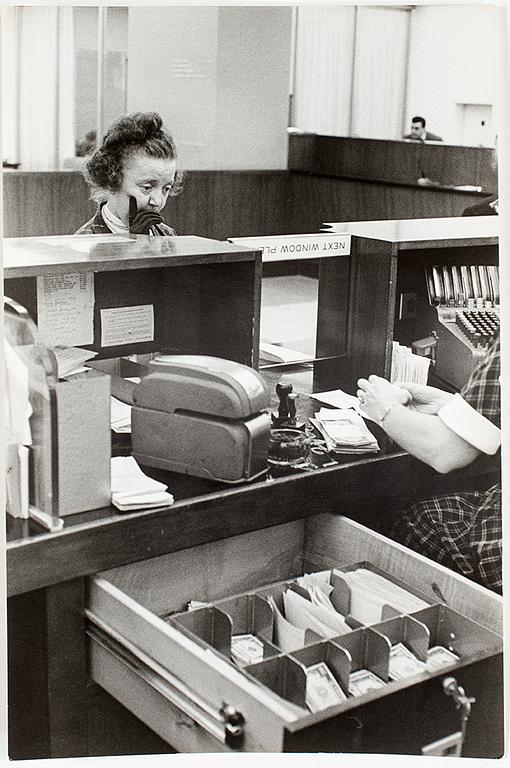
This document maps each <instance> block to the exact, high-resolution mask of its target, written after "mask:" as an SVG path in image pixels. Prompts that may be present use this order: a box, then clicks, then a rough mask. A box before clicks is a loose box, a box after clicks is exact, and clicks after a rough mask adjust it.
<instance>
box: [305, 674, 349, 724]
mask: <svg viewBox="0 0 510 768" xmlns="http://www.w3.org/2000/svg"><path fill="white" fill-rule="evenodd" d="M346 699H347V696H346V695H345V693H344V692H343V690H342V689H341V687H340V685H339V684H338V683H337V681H336V680H335V678H334V677H333V673H332V672H331V670H330V668H329V667H328V665H327V664H326V662H325V661H320V662H319V663H318V664H312V665H311V666H310V667H307V669H306V697H305V701H306V706H307V707H308V709H310V710H311V711H312V712H320V711H321V710H323V709H326V708H327V707H333V706H334V705H335V704H341V703H342V702H343V701H346Z"/></svg>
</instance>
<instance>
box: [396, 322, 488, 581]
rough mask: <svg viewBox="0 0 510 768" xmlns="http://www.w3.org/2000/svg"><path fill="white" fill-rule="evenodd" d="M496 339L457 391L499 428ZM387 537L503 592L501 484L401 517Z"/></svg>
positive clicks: (426, 504)
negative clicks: (464, 384) (459, 390)
mask: <svg viewBox="0 0 510 768" xmlns="http://www.w3.org/2000/svg"><path fill="white" fill-rule="evenodd" d="M500 375H501V359H500V344H499V336H498V337H497V338H496V339H494V341H493V344H492V346H491V347H490V348H489V350H488V352H487V355H486V357H485V358H484V359H483V360H482V361H481V362H480V363H479V364H478V366H477V367H476V369H475V370H474V372H473V374H472V375H471V378H470V379H469V381H468V383H467V384H466V386H465V387H464V388H463V390H462V393H461V394H462V396H463V398H464V399H465V400H466V401H467V402H468V403H469V404H470V405H471V406H472V407H473V408H476V410H477V411H479V412H480V413H481V414H482V415H483V416H485V417H486V418H487V419H489V420H490V421H492V422H493V423H494V424H496V425H497V426H498V427H499V426H500V425H501V392H500ZM391 535H392V537H393V538H394V539H395V540H396V541H399V542H401V543H402V544H405V546H407V547H410V548H411V549H413V550H415V551H416V552H420V553H421V554H422V555H425V556H427V557H430V558H431V559H432V560H435V561H436V562H438V563H442V564H443V565H446V566H447V567H449V568H451V569H452V570H455V571H457V572H459V573H462V574H463V575H464V576H467V577H468V578H470V579H473V580H474V581H477V582H478V583H480V584H483V585H484V586H486V587H489V588H490V589H493V590H494V591H496V592H501V588H502V569H501V555H502V525H501V485H500V483H497V484H496V485H494V486H492V488H489V490H488V491H469V492H466V493H457V494H452V495H449V496H439V497H437V498H433V499H428V500H426V501H422V502H420V503H418V504H413V506H412V507H411V508H410V509H409V510H407V511H406V512H404V514H402V515H400V517H398V518H397V520H396V521H395V523H394V525H393V529H392V532H391Z"/></svg>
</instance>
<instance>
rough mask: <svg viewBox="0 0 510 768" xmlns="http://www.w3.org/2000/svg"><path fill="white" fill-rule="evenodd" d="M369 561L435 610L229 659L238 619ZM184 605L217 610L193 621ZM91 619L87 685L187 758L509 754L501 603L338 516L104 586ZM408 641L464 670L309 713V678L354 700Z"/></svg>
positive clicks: (119, 576)
mask: <svg viewBox="0 0 510 768" xmlns="http://www.w3.org/2000/svg"><path fill="white" fill-rule="evenodd" d="M360 562H361V563H366V564H368V565H369V566H371V567H372V566H373V567H374V568H375V569H377V570H379V571H382V572H383V573H385V574H387V575H388V576H389V578H391V579H393V580H395V582H396V583H399V584H401V585H405V586H406V587H407V588H408V589H409V591H411V592H414V594H416V595H420V596H421V597H423V598H424V599H425V601H426V602H427V603H428V604H429V605H430V607H427V608H424V609H422V610H421V611H418V612H415V613H412V614H410V615H404V616H395V617H394V618H390V617H385V619H384V620H381V621H380V622H378V623H376V624H374V625H372V626H370V627H368V628H366V627H363V626H358V628H354V629H353V632H352V633H351V634H346V635H343V636H342V637H339V638H332V639H328V640H323V639H319V638H317V637H315V638H314V637H313V635H312V636H311V637H308V638H307V644H306V647H305V648H304V649H303V650H295V651H293V652H287V653H285V652H283V651H282V650H281V648H279V647H278V646H277V645H276V644H275V643H273V642H271V641H272V639H273V638H272V637H271V636H268V635H267V627H266V635H265V640H266V641H267V642H266V643H265V645H266V647H265V651H264V660H263V661H262V662H259V663H258V664H254V665H253V666H252V667H250V666H248V667H244V668H239V667H238V666H237V665H236V664H235V663H234V662H233V661H231V659H230V658H229V652H228V649H229V648H230V645H229V642H230V637H229V635H228V632H229V631H232V622H233V624H234V631H237V632H243V631H244V632H247V631H249V629H250V628H247V625H246V619H240V618H239V617H240V616H246V615H248V614H247V613H246V610H245V608H242V609H241V608H240V606H244V605H245V604H246V605H248V606H250V611H251V613H250V616H252V617H253V615H254V611H255V609H254V608H253V605H254V603H255V604H256V605H259V601H262V602H263V601H264V599H265V597H267V594H268V593H270V592H274V591H275V590H276V592H277V591H278V589H281V586H280V585H279V584H278V583H280V582H289V581H291V580H293V579H294V578H295V577H297V576H300V575H302V574H303V573H305V572H309V571H319V570H323V569H329V568H332V567H336V568H345V567H348V566H351V565H352V564H353V563H360ZM233 596H238V597H237V599H234V597H233ZM227 598H229V599H227ZM189 601H200V602H205V603H208V604H209V605H208V606H206V607H204V608H200V609H199V610H198V611H187V606H188V603H189ZM248 613H249V611H248ZM87 617H88V629H87V631H88V634H89V636H90V671H91V676H92V678H93V680H95V681H96V682H97V683H98V684H99V685H101V686H102V687H103V688H105V689H106V690H107V691H108V692H109V693H110V694H111V695H112V696H113V697H115V698H116V699H117V700H118V701H120V702H121V703H122V704H123V705H124V706H125V707H127V708H128V709H129V710H130V711H131V712H133V713H134V714H135V715H136V716H137V717H139V718H140V719H141V720H142V721H143V722H144V723H146V724H147V725H148V726H149V727H150V728H152V729H153V730H154V731H155V732H156V733H157V734H158V735H159V736H161V737H162V738H163V739H165V740H166V741H167V742H168V743H169V744H171V745H172V746H173V747H174V748H175V749H177V750H179V751H184V752H186V751H193V752H212V751H218V750H225V751H231V750H234V751H235V750H242V751H247V752H255V751H267V752H280V751H297V752H306V751H311V752H326V751H335V752H336V751H338V752H367V753H369V752H375V753H378V752H385V753H401V754H455V753H456V750H457V752H458V750H459V749H460V745H461V743H462V741H463V747H462V754H463V755H467V756H472V757H499V756H500V755H501V754H502V752H503V744H502V739H503V734H502V728H503V725H502V723H503V712H502V663H501V656H502V654H501V651H502V639H501V632H502V599H501V598H500V597H498V596H497V595H495V594H493V593H491V592H489V591H488V590H485V589H483V588H481V587H479V586H477V585H476V584H474V583H472V582H470V581H468V580H466V579H464V578H462V577H460V576H457V575H456V574H454V573H452V572H451V571H449V570H448V569H446V568H443V567H442V566H439V565H436V564H434V563H432V562H431V561H429V560H427V559H426V558H423V557H421V556H419V555H416V554H414V553H412V552H411V551H410V550H407V549H405V548H404V547H401V546H400V545H398V544H395V543H394V542H392V541H390V540H389V539H386V538H385V537H383V536H380V535H379V534H377V533H374V532H373V531H370V530H368V529H367V528H365V527H364V526H362V525H360V524H358V523H355V522H353V521H351V520H348V519H347V518H344V517H336V516H332V515H322V516H320V517H316V518H312V519H310V520H308V521H295V522H293V523H288V524H285V525H280V526H275V527H273V528H269V529H265V530H261V531H255V532H253V533H248V534H244V535H242V536H236V537H232V538H230V539H223V540H220V541H217V542H213V543H210V544H204V545H201V546H197V547H193V548H190V549H186V550H181V551H180V552H176V553H172V554H169V555H165V556H162V557H157V558H153V559H150V560H145V561H142V562H139V563H134V564H130V565H126V566H122V567H120V568H115V569H112V570H110V571H105V572H103V573H99V574H97V575H96V576H94V577H92V578H91V580H90V590H89V602H88V609H87ZM240 621H241V624H239V622H240ZM243 621H244V622H245V624H243V623H242V622H243ZM236 624H237V630H236ZM229 627H230V629H229ZM225 632H227V641H226V640H225ZM409 638H410V647H412V648H414V646H413V642H414V643H415V645H416V648H418V652H419V650H420V647H421V652H422V653H423V649H424V648H425V652H426V645H427V643H428V644H429V645H430V646H432V645H435V644H438V645H443V646H448V647H449V648H450V650H452V651H453V652H454V653H455V654H456V655H457V656H458V657H459V660H458V661H457V662H452V664H451V665H450V666H449V667H445V668H441V669H438V670H435V671H431V670H426V671H422V672H419V673H417V674H414V675H413V676H412V677H408V678H405V679H401V680H388V678H387V677H386V680H385V685H384V686H382V687H380V688H378V689H375V690H369V691H367V692H366V693H364V694H362V695H358V696H348V698H347V699H346V700H345V701H344V702H343V703H341V704H337V705H334V706H331V707H329V708H328V709H324V710H322V711H320V712H316V713H312V712H310V710H308V709H307V707H306V706H305V704H304V687H303V686H304V685H305V683H304V682H303V681H304V680H305V675H304V672H303V670H304V667H306V666H307V665H309V664H310V663H315V662H316V661H320V660H327V661H330V660H333V662H332V665H331V664H330V668H331V667H333V670H332V671H334V675H335V677H337V680H339V682H340V683H342V684H343V685H344V687H345V684H346V681H347V682H348V675H349V671H354V670H355V669H356V668H359V667H364V666H366V667H367V668H370V666H371V665H372V668H374V669H377V670H378V671H380V670H382V672H381V674H382V677H383V679H384V674H385V672H384V658H383V660H382V666H381V656H380V653H381V648H383V651H382V653H383V656H384V653H385V651H384V647H387V648H389V647H391V645H393V644H394V643H395V642H398V641H400V640H402V641H404V643H405V644H407V645H409V642H408V640H409ZM413 638H414V640H413ZM416 638H418V639H417V640H416ZM420 638H421V639H420ZM420 643H421V646H420ZM424 643H425V645H424ZM374 648H375V651H374ZM367 649H368V650H367ZM377 649H379V651H378V650H377ZM374 654H375V656H374ZM378 654H379V656H378ZM335 659H337V660H338V661H337V662H336V663H335V661H334V660H335ZM349 665H351V666H350V667H349ZM377 665H379V666H377ZM386 671H387V665H386ZM456 686H457V689H456ZM458 687H461V688H462V689H464V691H465V694H466V697H471V698H474V699H476V701H474V702H472V703H471V714H470V717H469V719H468V720H467V727H466V729H465V733H463V725H462V715H463V713H464V712H465V711H466V709H465V708H466V707H467V709H469V706H470V704H469V703H465V700H464V699H463V700H459V698H458V696H459V693H458ZM456 690H457V694H456V693H455V691H456ZM452 694H453V695H452ZM463 702H464V704H463ZM459 703H460V704H463V706H460V707H458V706H457V704H459Z"/></svg>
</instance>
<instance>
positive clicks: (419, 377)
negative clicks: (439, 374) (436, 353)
mask: <svg viewBox="0 0 510 768" xmlns="http://www.w3.org/2000/svg"><path fill="white" fill-rule="evenodd" d="M429 366H430V358H428V357H423V356H421V355H413V351H412V349H410V348H409V347H403V346H401V345H400V344H399V343H398V341H394V342H393V350H392V356H391V373H390V381H391V382H395V381H402V382H406V381H408V382H410V383H412V384H426V383H427V379H428V375H429Z"/></svg>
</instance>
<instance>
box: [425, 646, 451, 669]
mask: <svg viewBox="0 0 510 768" xmlns="http://www.w3.org/2000/svg"><path fill="white" fill-rule="evenodd" d="M457 661H459V657H458V656H456V655H455V654H454V653H452V652H451V651H449V650H448V649H447V648H443V646H442V645H435V646H434V647H433V648H429V651H428V654H427V661H426V667H427V669H428V670H429V672H434V671H435V670H436V669H441V667H447V666H449V665H450V664H456V662H457Z"/></svg>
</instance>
